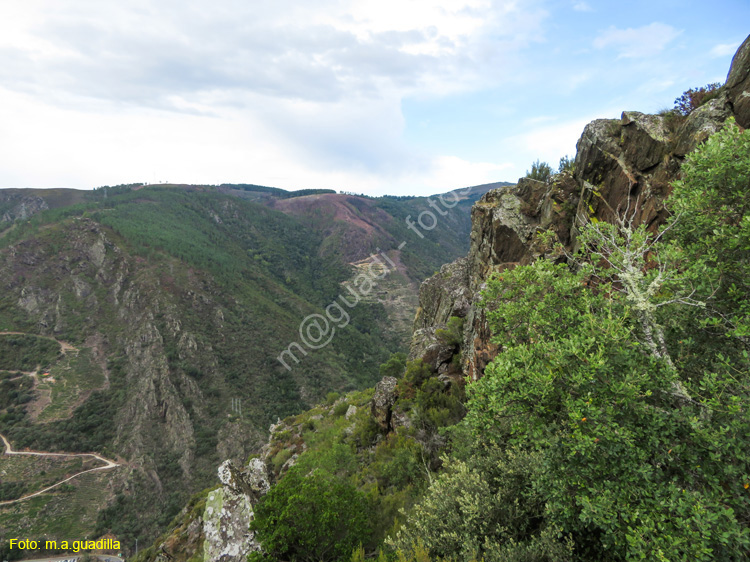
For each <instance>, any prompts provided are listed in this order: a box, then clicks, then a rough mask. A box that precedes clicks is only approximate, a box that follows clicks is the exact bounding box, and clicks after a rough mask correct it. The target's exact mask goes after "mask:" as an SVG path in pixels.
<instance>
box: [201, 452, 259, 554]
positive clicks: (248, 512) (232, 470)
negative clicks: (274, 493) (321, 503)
mask: <svg viewBox="0 0 750 562" xmlns="http://www.w3.org/2000/svg"><path fill="white" fill-rule="evenodd" d="M219 480H220V481H221V484H222V486H221V488H219V489H217V490H213V491H212V492H209V494H208V498H207V499H206V507H205V510H204V512H203V535H204V541H203V560H204V561H205V562H243V561H244V560H246V559H247V555H248V554H250V553H251V552H254V551H257V550H260V544H258V542H257V541H256V540H255V536H254V533H253V532H252V531H250V530H249V527H250V522H251V521H252V519H253V505H254V504H255V503H257V502H258V500H259V499H260V498H261V497H262V496H263V495H265V494H266V493H267V492H268V490H269V488H270V483H269V481H268V475H267V474H266V467H265V464H264V463H263V461H261V460H260V459H257V458H256V459H253V460H251V461H250V463H249V464H248V466H247V467H245V468H244V469H239V468H237V467H236V466H235V465H234V463H232V461H225V462H224V463H223V464H222V465H221V466H220V467H219Z"/></svg>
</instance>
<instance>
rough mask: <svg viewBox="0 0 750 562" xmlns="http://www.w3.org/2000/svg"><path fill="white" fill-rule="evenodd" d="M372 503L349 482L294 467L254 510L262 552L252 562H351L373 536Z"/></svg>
mask: <svg viewBox="0 0 750 562" xmlns="http://www.w3.org/2000/svg"><path fill="white" fill-rule="evenodd" d="M371 510H372V505H371V501H370V500H369V499H368V498H367V496H365V495H364V494H363V493H361V492H359V491H357V489H356V488H355V487H354V486H353V485H352V484H350V483H349V482H348V481H347V480H345V479H343V478H340V477H336V476H333V475H331V474H329V473H327V472H324V471H322V470H315V471H313V472H312V473H310V474H307V475H305V474H304V473H303V472H302V471H301V470H299V467H293V468H292V469H290V470H289V472H288V473H287V474H286V475H285V476H284V478H283V479H282V480H281V481H280V482H279V483H278V484H276V485H275V486H273V487H272V488H271V490H270V491H269V492H268V494H266V495H265V496H264V497H263V498H262V499H261V500H260V502H259V503H258V504H257V505H256V506H255V508H254V512H255V519H254V520H253V522H252V523H251V524H250V529H251V530H253V531H255V532H256V533H257V535H256V536H257V538H258V539H259V541H260V543H261V545H262V546H263V550H264V552H263V553H253V554H251V556H250V558H249V560H251V561H252V560H288V561H289V562H337V561H348V560H349V558H350V556H351V553H352V551H353V550H354V549H355V548H356V547H357V546H358V545H360V544H362V543H365V542H366V540H367V538H368V536H369V534H370V524H369V514H370V511H371Z"/></svg>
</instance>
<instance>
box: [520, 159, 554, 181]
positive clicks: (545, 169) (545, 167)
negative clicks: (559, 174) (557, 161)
mask: <svg viewBox="0 0 750 562" xmlns="http://www.w3.org/2000/svg"><path fill="white" fill-rule="evenodd" d="M526 177H527V178H530V179H532V180H537V181H543V182H546V181H549V179H550V178H551V177H552V166H550V165H549V164H548V163H547V162H540V161H539V160H537V161H535V162H533V163H532V164H531V171H529V170H527V171H526Z"/></svg>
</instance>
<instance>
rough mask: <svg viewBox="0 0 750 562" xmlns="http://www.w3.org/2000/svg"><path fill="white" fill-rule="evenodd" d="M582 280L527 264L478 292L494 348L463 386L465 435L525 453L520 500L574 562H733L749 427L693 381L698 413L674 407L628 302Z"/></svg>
mask: <svg viewBox="0 0 750 562" xmlns="http://www.w3.org/2000/svg"><path fill="white" fill-rule="evenodd" d="M586 280H587V277H586V276H585V275H584V274H583V273H582V272H579V273H571V272H570V271H569V270H568V269H567V267H566V266H555V265H552V264H550V263H548V262H545V261H539V262H537V263H535V264H533V265H531V266H529V267H520V268H517V269H516V270H514V271H511V272H506V273H504V274H503V279H502V280H500V279H495V280H493V281H491V282H490V284H489V287H488V291H487V294H486V296H487V301H488V305H489V307H490V309H489V312H488V316H489V318H490V324H491V326H492V328H493V331H494V333H495V334H497V337H496V341H497V343H501V344H503V346H504V351H503V353H502V354H500V355H499V356H498V357H497V358H496V359H495V361H494V362H493V363H492V364H491V365H490V366H489V367H488V368H487V371H486V372H485V376H484V378H482V379H481V380H480V381H478V382H477V383H476V384H474V385H472V386H471V387H470V390H471V393H470V395H471V398H470V402H469V414H468V416H467V420H468V423H469V425H470V427H471V428H472V429H473V431H474V433H475V435H476V436H477V437H480V436H482V437H484V438H486V437H487V436H488V435H491V436H493V437H494V438H495V440H496V442H497V443H500V444H502V445H501V446H503V447H506V448H508V450H511V449H514V450H522V451H524V450H525V451H527V454H529V455H538V457H539V461H538V463H537V464H536V466H535V467H533V469H532V470H531V473H530V476H529V478H530V485H531V489H532V490H533V493H534V494H538V495H539V497H541V498H542V499H543V501H544V504H545V512H544V520H545V522H546V524H548V525H552V526H554V527H559V528H560V529H561V530H562V531H563V532H565V533H570V534H571V536H572V537H573V539H574V541H575V548H576V553H577V556H578V557H579V558H580V559H585V560H602V559H613V560H622V559H628V560H630V559H644V558H647V559H657V560H658V559H663V560H667V559H669V560H671V559H690V560H710V559H711V560H712V559H716V558H715V557H716V556H718V558H720V559H723V560H735V559H742V557H743V556H744V554H745V553H746V551H747V549H748V548H750V534H749V533H748V530H747V528H746V526H744V524H743V523H742V521H743V520H744V519H745V517H747V516H748V515H750V513H749V512H748V501H747V491H746V489H745V485H746V484H748V482H747V480H748V478H749V477H748V474H750V454H748V452H747V448H746V447H745V446H744V445H743V443H744V442H745V440H746V438H747V436H748V435H750V423H749V422H748V421H747V418H746V417H745V416H743V415H741V410H742V408H741V407H740V406H739V403H741V400H740V397H739V396H736V395H735V396H727V395H726V391H727V389H728V386H727V384H726V381H724V380H722V377H717V376H716V375H707V376H706V377H705V378H704V379H703V380H702V381H700V387H701V388H702V389H703V393H704V394H703V396H702V399H701V402H700V403H697V402H696V401H693V400H690V401H686V400H680V399H676V398H675V395H674V391H673V389H674V388H675V384H676V383H677V382H678V372H677V370H676V369H675V367H674V365H670V364H669V363H668V362H667V361H666V359H665V358H664V357H659V356H658V355H657V354H655V353H653V350H652V349H650V346H649V345H648V344H647V343H645V342H642V341H639V340H642V339H643V334H642V333H639V332H640V324H641V322H640V320H639V318H638V314H637V313H635V314H634V313H633V311H632V310H631V305H630V304H629V303H628V300H627V299H626V298H625V297H623V296H620V293H618V292H617V291H616V290H614V289H612V287H611V286H608V285H605V284H602V285H600V286H599V287H598V290H597V291H592V290H590V289H588V288H587V287H586V286H585V283H586ZM709 412H710V413H709ZM516 493H517V494H518V496H519V497H521V496H522V494H525V493H527V492H524V489H523V488H519V489H518V490H517V492H516Z"/></svg>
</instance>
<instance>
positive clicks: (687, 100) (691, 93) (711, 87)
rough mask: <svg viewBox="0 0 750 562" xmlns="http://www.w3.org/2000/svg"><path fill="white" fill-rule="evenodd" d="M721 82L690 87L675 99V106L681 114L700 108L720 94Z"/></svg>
mask: <svg viewBox="0 0 750 562" xmlns="http://www.w3.org/2000/svg"><path fill="white" fill-rule="evenodd" d="M720 88H721V84H720V83H719V82H714V83H713V84H706V85H705V86H702V87H700V88H690V89H689V90H686V91H685V92H683V93H682V95H681V96H680V97H679V98H677V99H676V100H674V107H675V110H677V112H678V113H680V114H681V115H690V113H692V112H693V111H694V110H695V109H698V108H699V107H700V106H702V105H703V104H704V103H706V102H709V101H711V100H712V99H714V98H716V97H717V96H718V95H719V89H720Z"/></svg>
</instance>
